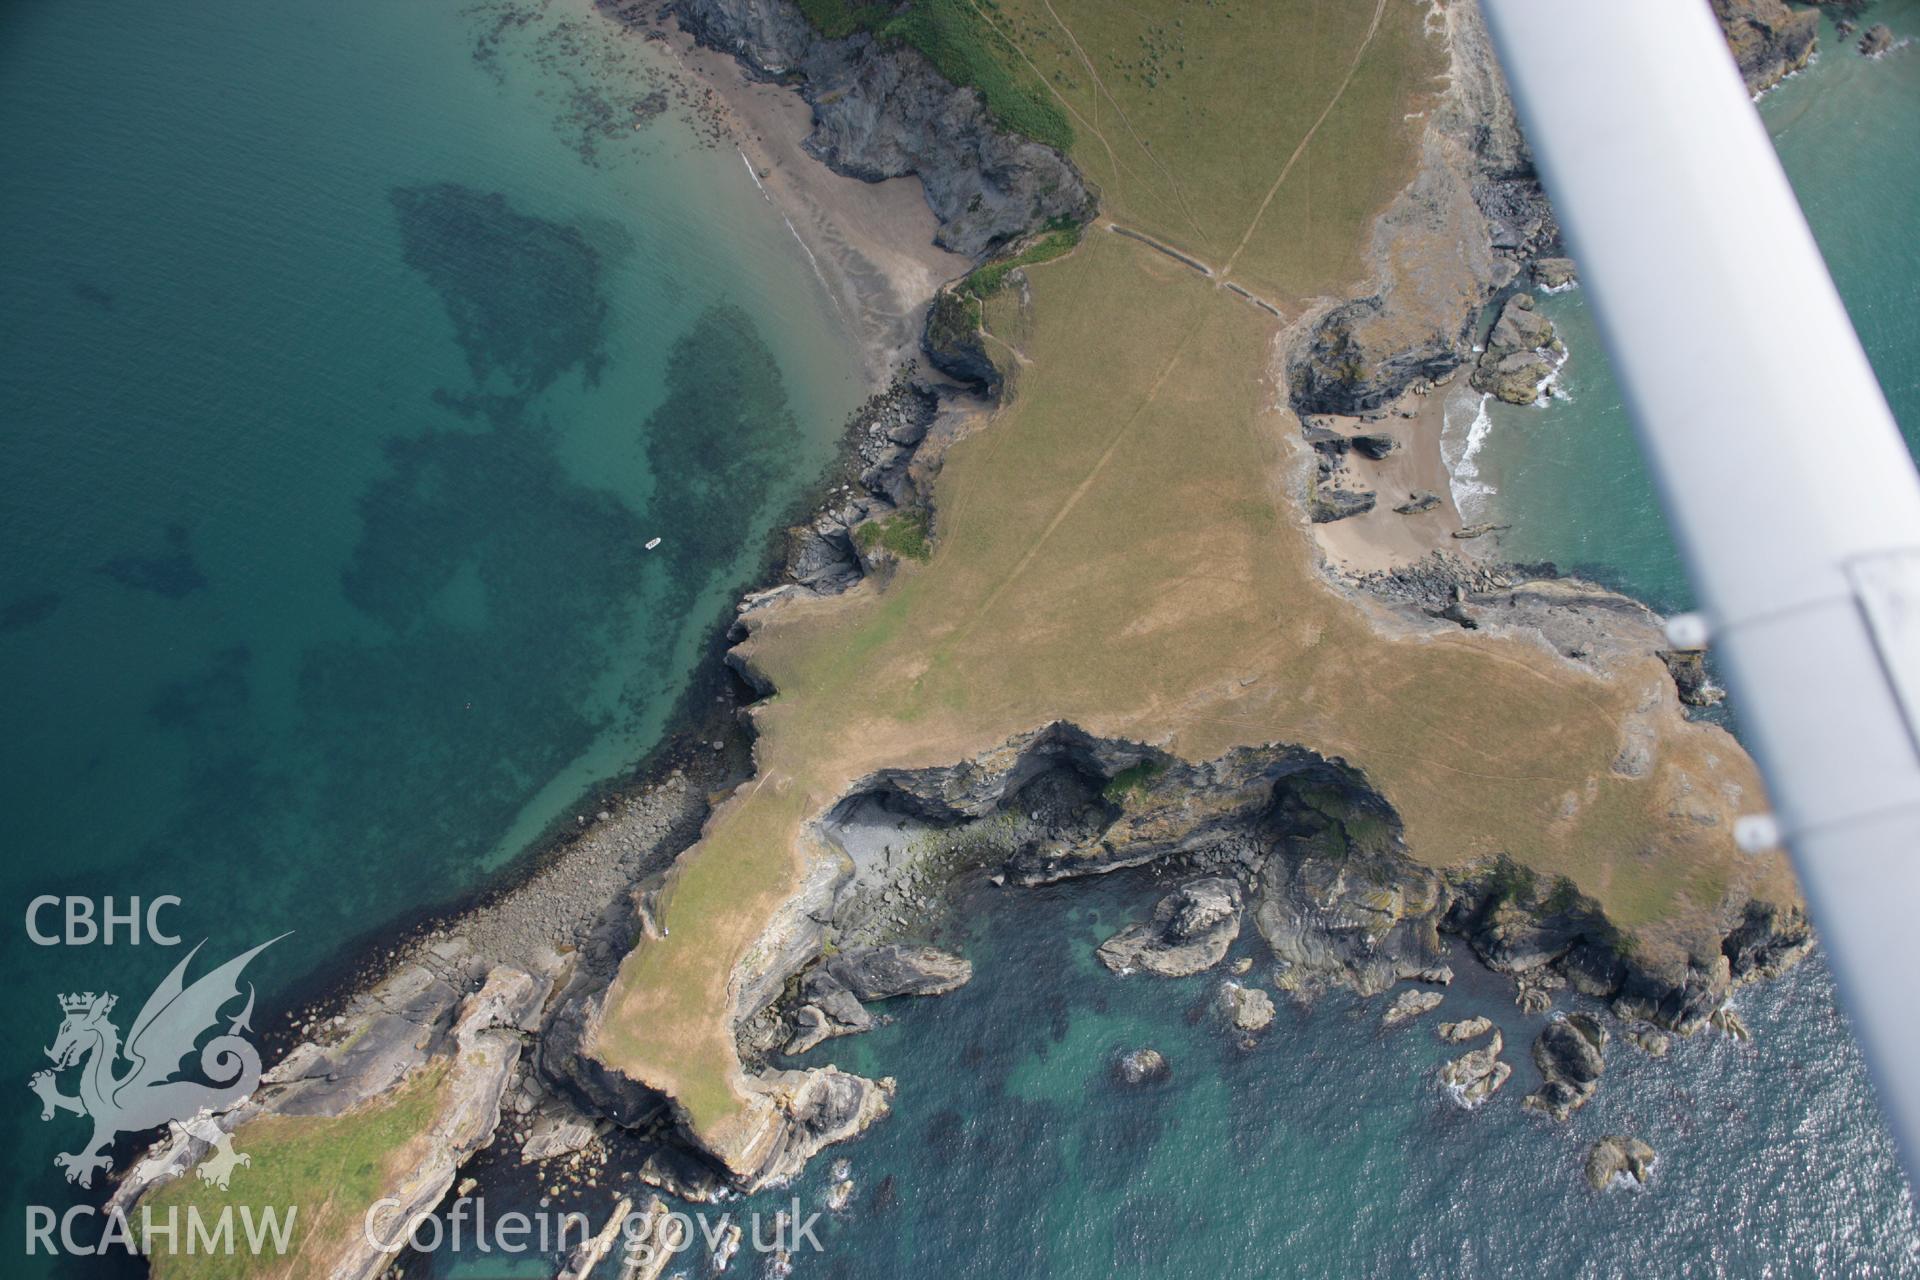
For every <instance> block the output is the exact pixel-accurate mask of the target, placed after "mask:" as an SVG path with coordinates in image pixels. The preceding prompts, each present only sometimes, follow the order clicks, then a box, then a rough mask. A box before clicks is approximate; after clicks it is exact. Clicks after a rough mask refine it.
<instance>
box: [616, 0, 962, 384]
mask: <svg viewBox="0 0 1920 1280" xmlns="http://www.w3.org/2000/svg"><path fill="white" fill-rule="evenodd" d="M603 16H604V17H605V20H606V21H610V22H624V23H626V24H627V25H628V28H629V29H630V30H631V31H633V32H634V34H635V36H636V38H639V37H641V36H643V35H644V36H648V37H651V38H653V39H654V41H655V43H656V44H657V45H658V46H659V47H660V48H661V49H662V50H664V51H665V52H666V54H667V56H668V57H669V58H671V59H672V60H673V61H674V63H675V64H676V65H677V66H678V67H679V69H680V70H681V71H682V72H683V73H684V74H685V75H686V76H687V77H688V78H689V79H690V80H691V81H692V82H694V84H695V85H696V86H698V88H699V90H700V91H701V92H700V93H699V95H698V97H699V105H698V108H697V109H698V110H699V111H700V112H701V115H702V123H703V124H707V125H710V126H711V127H712V130H713V134H714V137H715V141H716V143H717V144H718V145H722V146H730V147H732V148H734V149H735V150H736V151H737V152H739V154H740V156H741V159H742V163H743V164H745V165H746V167H747V168H748V169H749V170H750V171H751V172H752V174H753V177H754V180H755V182H757V183H758V184H759V187H760V190H761V192H762V194H764V195H765V196H766V197H767V199H768V201H769V202H771V203H772V204H773V206H774V207H775V208H776V209H778V210H779V211H780V213H781V214H782V215H783V216H784V217H785V219H786V221H787V225H788V226H789V227H791V228H792V229H793V233H794V235H795V237H796V238H797V239H798V241H799V244H798V245H797V246H796V251H800V250H804V251H805V252H806V253H807V254H808V255H809V256H810V257H811V259H812V261H813V265H814V267H815V268H816V270H817V271H818V272H819V273H820V275H821V277H822V278H823V279H824V280H825V282H826V284H827V287H828V288H829V289H830V290H831V291H832V293H833V296H834V300H835V302H836V303H837V304H838V307H839V309H840V311H841V313H842V314H843V315H844V316H845V317H846V318H847V322H848V327H849V329H850V331H851V332H852V333H853V335H854V336H855V337H856V338H857V340H858V341H859V343H860V346H861V352H862V360H863V363H864V365H865V371H866V374H867V377H868V380H869V381H870V382H871V383H872V384H873V385H874V387H875V388H876V389H877V388H878V387H879V386H881V385H883V384H884V383H885V382H886V380H887V378H888V377H889V375H890V374H891V372H892V370H893V369H894V368H895V367H896V366H897V365H899V364H900V363H901V362H902V361H904V360H908V359H911V358H913V357H914V356H915V355H917V354H918V352H919V349H920V329H921V325H922V323H923V322H924V319H925V315H926V308H927V304H928V302H929V301H930V300H931V299H932V297H933V295H934V292H935V291H936V290H937V289H938V288H939V286H940V285H941V284H942V283H944V282H945V281H948V280H951V279H954V278H955V277H958V276H961V275H964V274H965V273H966V272H967V271H968V269H969V268H971V267H972V265H973V264H972V263H971V262H970V261H968V260H967V259H966V258H964V257H962V256H960V255H959V254H954V253H948V252H947V251H946V250H944V249H941V248H939V247H937V246H936V245H935V244H934V243H933V237H934V233H935V231H936V230H937V229H938V225H939V224H938V223H937V222H936V220H935V219H934V216H933V211H932V210H931V209H929V208H928V207H927V202H926V197H925V194H924V193H923V191H922V189H921V186H920V180H919V179H918V178H916V177H906V178H890V179H887V180H886V181H883V182H864V181H861V180H859V179H856V178H848V177H844V176H842V175H840V174H837V173H835V172H833V171H832V170H831V169H829V168H827V166H826V165H824V164H822V163H821V162H820V161H819V160H816V159H815V158H814V157H813V156H811V155H809V154H808V153H807V151H806V149H805V147H804V145H803V144H804V143H805V141H806V138H807V135H808V134H809V133H810V132H811V131H812V128H813V109H812V108H811V107H809V106H808V105H807V104H806V102H805V101H803V100H802V99H801V97H800V95H799V94H797V93H795V92H794V91H793V90H792V89H790V88H787V87H784V86H781V85H776V84H768V83H765V82H762V81H756V80H753V79H750V78H749V77H748V76H747V75H746V73H745V71H744V70H743V69H742V68H741V66H740V64H739V63H738V62H737V61H736V60H735V59H734V58H732V57H731V56H729V55H727V54H723V53H718V52H715V51H714V50H711V49H705V48H702V47H700V46H699V45H697V44H696V43H694V40H693V38H692V37H691V36H689V35H688V34H687V33H686V32H684V31H682V30H681V29H680V27H679V26H678V24H677V23H675V22H673V21H672V19H671V18H659V17H654V16H652V15H651V13H650V11H649V12H647V13H642V12H641V11H639V10H637V9H632V10H621V9H619V8H618V7H616V6H608V7H607V12H606V13H605V14H604V15H603Z"/></svg>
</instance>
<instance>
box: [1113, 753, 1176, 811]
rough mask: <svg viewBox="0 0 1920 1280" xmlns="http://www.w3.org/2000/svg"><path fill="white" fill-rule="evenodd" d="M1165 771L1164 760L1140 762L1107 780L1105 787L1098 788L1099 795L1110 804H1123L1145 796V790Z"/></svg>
mask: <svg viewBox="0 0 1920 1280" xmlns="http://www.w3.org/2000/svg"><path fill="white" fill-rule="evenodd" d="M1166 771H1167V765H1166V762H1165V761H1164V760H1142V761H1141V762H1140V763H1139V764H1136V765H1129V766H1128V767H1126V768H1125V769H1122V770H1121V771H1120V772H1118V773H1116V774H1114V775H1113V776H1112V777H1111V778H1108V779H1107V785H1106V786H1104V787H1101V788H1100V794H1101V796H1102V797H1103V798H1104V799H1106V800H1107V801H1108V803H1110V804H1124V803H1126V802H1127V801H1128V800H1135V799H1138V798H1139V797H1141V796H1143V795H1145V794H1146V793H1147V788H1148V787H1150V786H1152V785H1153V780H1154V779H1155V778H1157V777H1159V776H1160V775H1161V774H1163V773H1165V772H1166Z"/></svg>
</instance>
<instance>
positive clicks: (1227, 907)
mask: <svg viewBox="0 0 1920 1280" xmlns="http://www.w3.org/2000/svg"><path fill="white" fill-rule="evenodd" d="M1240 905H1241V890H1240V884H1239V882H1238V881H1236V880H1232V879H1229V878H1228V877H1226V876H1208V877H1206V878H1204V879H1201V880H1195V881H1193V882H1191V883H1189V884H1184V885H1182V886H1180V887H1179V888H1178V889H1175V890H1174V891H1173V892H1172V893H1170V894H1168V895H1167V896H1166V897H1164V898H1162V899H1160V901H1159V902H1157V903H1155V904H1154V907H1153V914H1152V916H1151V917H1150V918H1149V919H1148V920H1146V921H1145V922H1144V923H1141V924H1130V925H1128V926H1127V927H1126V928H1124V929H1122V930H1121V931H1120V932H1119V933H1116V934H1114V935H1113V936H1112V937H1111V938H1108V939H1107V940H1106V941H1105V942H1103V943H1101V944H1100V948H1099V950H1098V952H1097V953H1096V954H1097V956H1098V958H1099V960H1100V963H1101V964H1103V965H1105V966H1107V968H1109V969H1111V970H1113V971H1114V972H1115V973H1132V972H1134V971H1135V970H1145V971H1146V972H1148V973H1156V974H1159V975H1160V976H1161V977H1163V978H1184V977H1187V976H1188V975H1190V974H1195V973H1199V972H1200V971H1201V970H1203V969H1211V968H1212V967H1213V966H1214V965H1216V964H1219V963H1220V962H1221V961H1222V960H1224V959H1226V958H1227V948H1228V947H1230V946H1232V945H1233V940H1234V939H1235V938H1237V937H1239V936H1240Z"/></svg>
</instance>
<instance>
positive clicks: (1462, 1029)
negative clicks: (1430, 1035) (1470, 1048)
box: [1439, 1017, 1493, 1044]
mask: <svg viewBox="0 0 1920 1280" xmlns="http://www.w3.org/2000/svg"><path fill="white" fill-rule="evenodd" d="M1491 1030H1493V1019H1491V1018H1487V1017H1472V1018H1467V1019H1464V1020H1462V1021H1460V1022H1443V1023H1441V1024H1440V1027H1439V1033H1440V1038H1441V1039H1442V1040H1445V1041H1447V1042H1448V1043H1449V1044H1465V1043H1466V1042H1467V1041H1469V1040H1478V1039H1479V1038H1480V1037H1481V1036H1483V1035H1485V1034H1487V1032H1489V1031H1491Z"/></svg>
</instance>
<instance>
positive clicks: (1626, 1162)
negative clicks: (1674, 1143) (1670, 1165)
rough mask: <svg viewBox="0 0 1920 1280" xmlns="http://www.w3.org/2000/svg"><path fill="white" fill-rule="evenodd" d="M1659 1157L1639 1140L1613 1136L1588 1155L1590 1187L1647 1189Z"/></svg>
mask: <svg viewBox="0 0 1920 1280" xmlns="http://www.w3.org/2000/svg"><path fill="white" fill-rule="evenodd" d="M1658 1158H1659V1157H1657V1156H1655V1155H1654V1153H1653V1148H1652V1147H1650V1146H1648V1145H1647V1144H1646V1143H1644V1142H1642V1141H1640V1139H1638V1138H1633V1137H1628V1136H1626V1135H1625V1134H1618V1133H1610V1134H1608V1135H1607V1136H1606V1137H1604V1138H1602V1139H1600V1141H1598V1142H1596V1143H1594V1144H1593V1147H1592V1149H1591V1150H1589V1151H1588V1152H1587V1163H1586V1173H1587V1184H1588V1185H1589V1186H1591V1187H1592V1188H1593V1189H1594V1190H1595V1191H1605V1190H1607V1189H1608V1188H1609V1187H1613V1186H1626V1185H1629V1184H1635V1185H1639V1186H1645V1185H1646V1182H1647V1179H1648V1178H1650V1177H1652V1176H1653V1166H1654V1162H1655V1161H1656V1160H1657V1159H1658Z"/></svg>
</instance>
